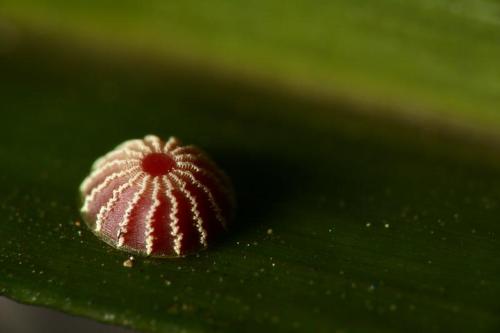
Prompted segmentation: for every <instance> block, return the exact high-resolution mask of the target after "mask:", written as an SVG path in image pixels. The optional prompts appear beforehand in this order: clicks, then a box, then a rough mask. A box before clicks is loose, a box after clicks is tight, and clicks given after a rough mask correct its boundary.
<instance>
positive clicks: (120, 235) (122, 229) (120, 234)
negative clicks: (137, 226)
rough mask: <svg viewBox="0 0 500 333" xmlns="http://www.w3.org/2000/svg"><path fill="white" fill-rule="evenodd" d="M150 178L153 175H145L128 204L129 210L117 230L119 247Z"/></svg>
mask: <svg viewBox="0 0 500 333" xmlns="http://www.w3.org/2000/svg"><path fill="white" fill-rule="evenodd" d="M150 178H151V176H149V175H147V174H145V175H144V178H143V181H142V184H141V187H140V188H139V190H138V191H137V192H135V193H134V196H133V198H132V200H131V201H130V202H129V204H128V207H127V210H126V211H125V214H123V219H122V221H121V222H120V224H119V227H120V228H119V229H118V232H117V238H118V244H117V245H118V247H121V246H123V243H124V241H125V237H124V236H123V235H125V234H126V233H127V232H128V229H127V227H128V224H129V222H130V217H131V216H132V212H133V210H134V209H135V208H136V206H137V203H138V202H139V200H140V199H141V197H142V195H143V194H144V192H146V188H147V185H148V182H149V180H150Z"/></svg>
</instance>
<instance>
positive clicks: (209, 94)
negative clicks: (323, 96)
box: [0, 34, 500, 332]
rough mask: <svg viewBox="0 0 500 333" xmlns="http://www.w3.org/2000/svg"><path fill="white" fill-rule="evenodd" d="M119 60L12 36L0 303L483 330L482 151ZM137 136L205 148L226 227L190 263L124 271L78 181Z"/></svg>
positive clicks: (493, 281)
mask: <svg viewBox="0 0 500 333" xmlns="http://www.w3.org/2000/svg"><path fill="white" fill-rule="evenodd" d="M116 55H117V54H116V53H115V52H111V51H109V52H107V51H106V50H101V51H99V52H95V50H93V51H92V50H89V49H86V48H84V47H80V46H79V45H75V44H73V43H71V42H69V41H68V42H60V41H59V42H56V41H53V40H51V39H50V38H48V37H47V36H37V35H34V36H32V35H29V34H28V35H20V36H18V39H17V42H16V43H15V46H13V47H12V48H10V49H7V50H4V51H3V52H2V55H1V58H0V72H1V73H2V75H1V77H0V94H1V98H0V108H1V116H2V121H1V125H0V126H1V131H0V138H1V140H0V152H1V159H2V160H1V164H0V168H1V172H0V184H1V190H0V213H1V214H0V216H1V217H0V239H1V240H2V241H1V242H0V293H1V294H3V295H6V296H8V297H10V298H12V299H15V300H18V301H20V302H24V303H30V304H35V305H41V306H48V307H51V308H55V309H59V310H61V311H65V312H68V313H71V314H75V315H80V316H86V317H90V318H93V319H96V320H99V321H104V322H108V323H114V324H117V325H123V326H127V327H132V328H134V329H137V330H140V331H144V332H167V331H168V332H211V331H217V332H235V331H240V332H257V331H259V332H289V331H297V332H332V331H345V332H400V331H426V332H494V331H497V330H498V329H499V328H500V320H499V318H498V309H499V305H500V301H499V297H498V295H499V293H500V282H499V280H498V276H499V275H500V259H499V256H498V253H499V251H500V244H499V242H498V233H499V232H500V224H499V223H498V216H499V213H500V206H499V198H500V159H499V158H498V157H497V156H496V153H497V149H496V146H494V145H493V146H489V145H486V144H482V143H481V142H483V141H480V140H476V141H475V140H471V139H469V137H468V136H467V135H462V134H460V132H453V131H451V130H449V131H448V130H446V131H445V128H442V127H439V126H436V125H435V124H432V123H425V124H421V125H415V124H414V125H408V124H404V123H400V122H397V121H391V120H389V119H385V118H383V117H378V116H376V115H375V114H376V113H377V112H375V111H376V110H373V111H374V112H373V114H372V115H371V116H370V115H368V114H367V113H363V114H361V113H359V114H358V113H357V112H354V111H356V110H354V109H353V108H354V106H353V105H350V104H345V103H331V102H324V103H323V102H318V100H316V99H309V98H307V97H304V96H295V95H291V94H288V93H285V92H279V91H269V90H267V89H266V88H260V87H259V86H256V85H254V84H247V83H245V82H244V80H242V81H232V80H228V79H227V78H224V76H216V75H213V73H210V72H205V73H203V72H198V71H196V70H192V71H189V70H187V71H186V70H184V69H179V68H178V67H176V66H169V65H168V64H166V63H165V64H164V63H158V62H153V61H149V58H148V57H141V56H140V55H130V54H123V55H122V57H117V56H116ZM147 133H155V134H157V135H160V136H163V137H168V136H169V135H176V136H178V137H179V138H181V139H183V141H185V142H191V143H194V144H196V145H198V146H200V147H202V148H203V149H204V150H206V151H207V152H209V153H210V154H211V155H212V156H213V158H214V159H215V160H216V161H217V162H218V163H219V164H220V165H221V166H222V167H223V168H224V169H225V170H226V171H227V173H228V174H229V176H230V177H231V178H232V180H233V182H234V186H235V189H236V192H237V197H238V215H237V219H236V221H235V228H234V229H233V230H232V231H231V233H230V234H228V236H227V237H226V239H225V240H224V241H222V242H221V243H219V244H218V245H217V246H215V247H213V248H211V249H210V250H208V251H206V252H203V253H201V254H199V255H195V256H191V257H188V258H184V259H178V260H161V259H142V258H138V259H136V261H135V263H134V266H133V267H132V268H126V267H124V266H123V264H122V263H123V261H124V260H125V259H127V256H126V255H125V254H124V253H122V252H119V251H116V250H115V249H113V248H111V247H109V246H108V245H106V244H105V243H103V242H101V241H100V240H99V239H97V238H96V237H95V236H94V235H93V234H92V233H91V232H90V231H89V230H88V229H86V227H85V226H84V224H83V223H81V220H80V216H79V212H78V208H79V203H78V186H79V184H80V182H81V181H82V179H83V178H84V177H85V176H86V174H87V173H88V170H89V168H90V165H91V163H92V162H93V161H94V159H95V158H96V157H98V156H100V155H102V154H103V153H105V152H107V151H109V150H110V149H111V148H112V147H114V146H115V145H116V144H118V143H120V142H122V141H124V140H126V139H129V138H134V137H141V136H143V135H144V134H147ZM484 142H486V141H484ZM78 221H79V222H80V223H77V222H78ZM78 224H79V225H78Z"/></svg>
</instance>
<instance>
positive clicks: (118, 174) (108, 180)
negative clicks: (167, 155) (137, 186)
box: [81, 167, 138, 212]
mask: <svg viewBox="0 0 500 333" xmlns="http://www.w3.org/2000/svg"><path fill="white" fill-rule="evenodd" d="M137 169H138V167H133V168H130V169H127V170H123V171H120V172H114V173H112V174H110V175H109V176H107V177H106V178H105V179H104V181H102V182H101V183H100V184H99V185H97V186H95V187H94V188H93V189H92V191H91V192H90V194H89V195H87V196H86V197H85V202H84V204H83V207H82V209H81V211H82V212H87V211H88V209H89V205H90V203H91V202H92V201H93V200H94V199H95V197H96V195H97V194H99V192H101V191H102V190H103V189H105V188H106V187H107V186H108V185H109V184H110V183H111V182H112V181H113V180H115V179H117V178H120V177H123V176H125V175H128V174H130V173H132V172H134V171H136V170H137Z"/></svg>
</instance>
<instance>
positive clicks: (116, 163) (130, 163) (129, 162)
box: [80, 159, 139, 193]
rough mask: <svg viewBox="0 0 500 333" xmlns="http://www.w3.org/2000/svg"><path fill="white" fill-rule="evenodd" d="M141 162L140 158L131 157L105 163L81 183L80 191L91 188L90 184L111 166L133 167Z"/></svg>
mask: <svg viewBox="0 0 500 333" xmlns="http://www.w3.org/2000/svg"><path fill="white" fill-rule="evenodd" d="M138 164H139V160H137V159H130V160H113V161H110V162H107V163H105V164H103V165H102V166H101V167H99V168H97V169H94V171H93V172H92V173H91V174H90V175H89V176H88V177H87V178H85V180H84V181H83V182H82V184H81V185H80V192H82V193H84V192H87V191H88V190H89V188H88V187H89V186H90V184H91V183H92V182H94V181H95V180H96V179H97V178H98V177H99V176H101V175H102V174H103V173H104V172H105V171H108V170H109V169H110V168H112V167H115V166H125V167H132V166H136V165H138Z"/></svg>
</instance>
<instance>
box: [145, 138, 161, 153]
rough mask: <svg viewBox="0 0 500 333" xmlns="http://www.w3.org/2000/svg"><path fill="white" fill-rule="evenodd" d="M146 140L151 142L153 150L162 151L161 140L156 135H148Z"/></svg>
mask: <svg viewBox="0 0 500 333" xmlns="http://www.w3.org/2000/svg"><path fill="white" fill-rule="evenodd" d="M144 141H146V142H147V143H149V144H151V146H152V147H153V152H155V153H161V140H160V138H158V137H157V136H156V135H146V136H145V137H144Z"/></svg>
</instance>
